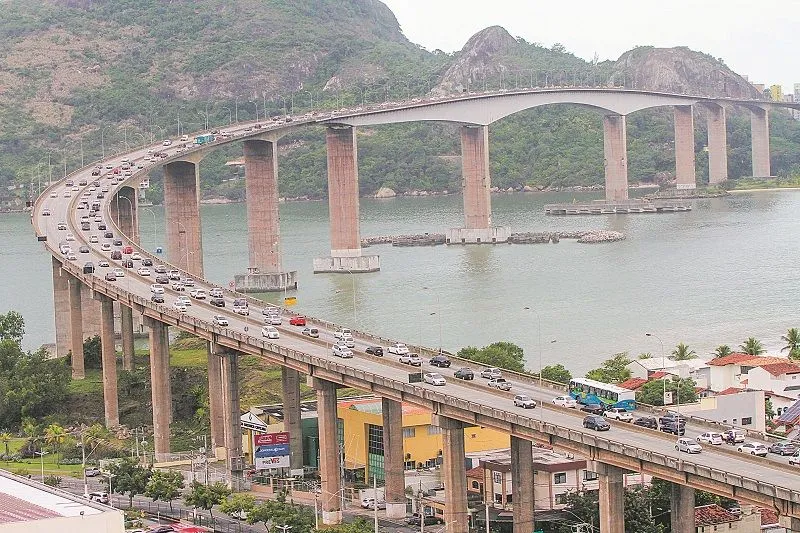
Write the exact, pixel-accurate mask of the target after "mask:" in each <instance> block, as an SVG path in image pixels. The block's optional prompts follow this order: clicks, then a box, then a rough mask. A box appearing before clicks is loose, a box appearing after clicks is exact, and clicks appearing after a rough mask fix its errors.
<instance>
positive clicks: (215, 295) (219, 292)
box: [208, 287, 223, 298]
mask: <svg viewBox="0 0 800 533" xmlns="http://www.w3.org/2000/svg"><path fill="white" fill-rule="evenodd" d="M208 295H209V296H211V297H212V298H222V295H223V293H222V289H220V288H219V287H214V288H213V289H211V290H210V291H208Z"/></svg>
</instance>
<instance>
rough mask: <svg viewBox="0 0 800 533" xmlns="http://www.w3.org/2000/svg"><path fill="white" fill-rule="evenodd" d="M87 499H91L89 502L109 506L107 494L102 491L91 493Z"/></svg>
mask: <svg viewBox="0 0 800 533" xmlns="http://www.w3.org/2000/svg"><path fill="white" fill-rule="evenodd" d="M86 497H87V498H88V499H89V501H93V502H97V503H102V504H106V505H108V493H107V492H102V491H97V492H90V493H89V494H87V495H86Z"/></svg>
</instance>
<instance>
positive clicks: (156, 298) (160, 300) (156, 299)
mask: <svg viewBox="0 0 800 533" xmlns="http://www.w3.org/2000/svg"><path fill="white" fill-rule="evenodd" d="M150 301H151V302H153V303H155V304H163V303H164V295H163V294H154V295H153V296H151V297H150Z"/></svg>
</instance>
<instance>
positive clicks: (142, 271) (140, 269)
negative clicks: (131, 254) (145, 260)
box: [136, 267, 150, 276]
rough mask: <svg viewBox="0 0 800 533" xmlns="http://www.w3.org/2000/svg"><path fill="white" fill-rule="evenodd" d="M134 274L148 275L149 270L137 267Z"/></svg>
mask: <svg viewBox="0 0 800 533" xmlns="http://www.w3.org/2000/svg"><path fill="white" fill-rule="evenodd" d="M136 272H138V273H139V275H140V276H149V275H150V269H149V268H147V267H139V270H137V271H136Z"/></svg>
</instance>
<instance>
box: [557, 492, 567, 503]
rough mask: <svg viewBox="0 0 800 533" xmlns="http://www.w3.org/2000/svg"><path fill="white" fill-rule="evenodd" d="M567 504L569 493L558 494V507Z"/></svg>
mask: <svg viewBox="0 0 800 533" xmlns="http://www.w3.org/2000/svg"><path fill="white" fill-rule="evenodd" d="M566 503H567V493H566V492H563V493H561V494H556V505H566Z"/></svg>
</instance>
